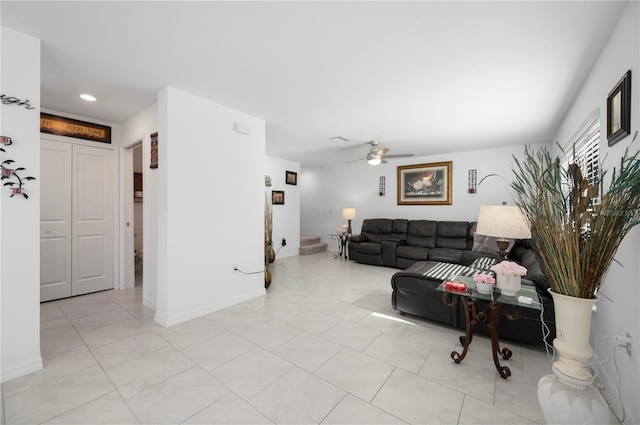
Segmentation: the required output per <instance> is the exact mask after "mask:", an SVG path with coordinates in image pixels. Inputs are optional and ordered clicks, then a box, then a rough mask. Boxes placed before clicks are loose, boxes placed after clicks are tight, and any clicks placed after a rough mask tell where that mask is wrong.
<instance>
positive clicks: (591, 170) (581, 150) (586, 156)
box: [560, 114, 600, 205]
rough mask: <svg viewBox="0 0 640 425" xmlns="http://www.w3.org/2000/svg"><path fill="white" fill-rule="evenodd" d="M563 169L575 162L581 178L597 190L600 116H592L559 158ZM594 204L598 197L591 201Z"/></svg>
mask: <svg viewBox="0 0 640 425" xmlns="http://www.w3.org/2000/svg"><path fill="white" fill-rule="evenodd" d="M560 162H561V165H562V168H563V169H565V170H566V169H567V167H568V165H569V163H571V162H575V163H576V164H578V165H579V166H580V170H581V171H582V176H583V177H584V178H586V179H587V181H588V182H589V184H592V185H595V186H596V187H597V188H599V182H600V116H599V114H595V116H594V114H592V115H591V116H590V118H589V119H588V120H587V121H586V123H585V125H584V126H583V127H582V131H579V132H578V133H577V137H574V138H573V143H572V144H571V145H569V146H568V147H567V148H566V149H565V152H564V154H563V155H562V156H561V157H560ZM593 202H594V204H596V205H597V204H599V203H600V197H599V196H598V197H597V198H595V199H594V200H593Z"/></svg>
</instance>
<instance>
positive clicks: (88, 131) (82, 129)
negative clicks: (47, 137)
mask: <svg viewBox="0 0 640 425" xmlns="http://www.w3.org/2000/svg"><path fill="white" fill-rule="evenodd" d="M40 131H41V132H43V133H49V134H57V135H58V136H68V137H75V138H77V139H86V140H93V141H94V142H101V143H111V127H109V126H106V125H100V124H94V123H91V122H86V121H80V120H74V119H71V118H66V117H59V116H57V115H51V114H45V113H44V112H42V113H40Z"/></svg>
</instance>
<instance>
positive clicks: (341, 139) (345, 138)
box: [329, 136, 351, 142]
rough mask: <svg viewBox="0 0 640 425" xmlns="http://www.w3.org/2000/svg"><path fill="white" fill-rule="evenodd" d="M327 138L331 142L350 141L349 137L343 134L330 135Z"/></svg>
mask: <svg viewBox="0 0 640 425" xmlns="http://www.w3.org/2000/svg"><path fill="white" fill-rule="evenodd" d="M329 140H331V141H332V142H350V141H351V139H349V138H348V137H344V136H335V137H330V138H329Z"/></svg>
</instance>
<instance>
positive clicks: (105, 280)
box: [72, 145, 114, 295]
mask: <svg viewBox="0 0 640 425" xmlns="http://www.w3.org/2000/svg"><path fill="white" fill-rule="evenodd" d="M113 156H114V153H113V151H112V150H107V149H99V148H93V147H88V146H81V145H75V146H74V147H73V169H74V174H73V195H74V202H73V214H72V217H73V229H72V232H73V243H72V251H73V259H74V261H73V264H72V267H73V273H72V279H73V280H72V295H80V294H87V293H89V292H95V291H100V290H104V289H113V258H114V246H113V220H114V217H113V216H114V214H113V203H114V188H113V183H114V182H113Z"/></svg>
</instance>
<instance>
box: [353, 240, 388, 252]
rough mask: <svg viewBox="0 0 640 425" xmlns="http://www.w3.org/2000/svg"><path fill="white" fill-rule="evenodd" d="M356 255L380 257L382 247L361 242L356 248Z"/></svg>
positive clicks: (377, 244) (372, 243) (375, 243)
mask: <svg viewBox="0 0 640 425" xmlns="http://www.w3.org/2000/svg"><path fill="white" fill-rule="evenodd" d="M356 251H357V252H358V254H368V255H380V254H381V253H382V245H380V244H379V243H377V242H362V243H361V244H358V247H357V248H356Z"/></svg>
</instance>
